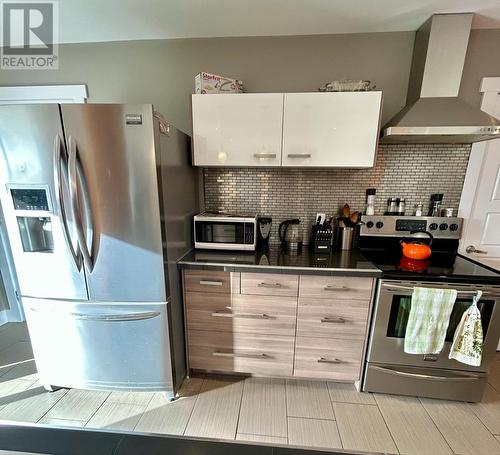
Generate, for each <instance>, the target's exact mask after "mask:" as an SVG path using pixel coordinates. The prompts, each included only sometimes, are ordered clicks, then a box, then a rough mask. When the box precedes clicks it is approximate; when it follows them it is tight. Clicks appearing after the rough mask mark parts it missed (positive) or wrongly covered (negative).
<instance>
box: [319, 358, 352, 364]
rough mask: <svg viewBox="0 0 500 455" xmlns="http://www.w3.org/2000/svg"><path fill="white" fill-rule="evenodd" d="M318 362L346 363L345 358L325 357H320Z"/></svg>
mask: <svg viewBox="0 0 500 455" xmlns="http://www.w3.org/2000/svg"><path fill="white" fill-rule="evenodd" d="M318 363H336V364H338V363H345V362H344V361H343V360H340V359H325V358H324V357H320V358H319V359H318Z"/></svg>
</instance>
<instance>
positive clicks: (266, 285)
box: [257, 282, 283, 288]
mask: <svg viewBox="0 0 500 455" xmlns="http://www.w3.org/2000/svg"><path fill="white" fill-rule="evenodd" d="M257 286H258V287H259V288H282V287H283V285H282V284H280V283H264V282H262V283H259V284H258V285H257Z"/></svg>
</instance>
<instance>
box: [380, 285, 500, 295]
mask: <svg viewBox="0 0 500 455" xmlns="http://www.w3.org/2000/svg"><path fill="white" fill-rule="evenodd" d="M382 286H383V287H384V288H386V290H387V291H389V292H398V293H401V290H402V291H408V293H406V294H404V295H408V296H411V294H412V292H413V289H414V288H413V287H412V286H402V285H400V284H391V283H382ZM424 287H425V284H424ZM430 289H453V288H452V287H451V288H445V287H436V286H430ZM457 291H458V292H457V295H462V296H473V295H476V294H477V291H460V290H457ZM401 294H402V293H401ZM485 295H487V296H489V297H500V294H494V293H492V292H488V291H485V292H483V296H485Z"/></svg>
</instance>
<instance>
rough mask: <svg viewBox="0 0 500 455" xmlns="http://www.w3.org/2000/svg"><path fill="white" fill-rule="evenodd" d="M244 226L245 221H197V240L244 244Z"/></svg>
mask: <svg viewBox="0 0 500 455" xmlns="http://www.w3.org/2000/svg"><path fill="white" fill-rule="evenodd" d="M244 227H245V225H244V223H224V222H212V221H197V222H196V241H198V242H204V243H233V244H234V243H236V244H243V243H244V239H245V228H244Z"/></svg>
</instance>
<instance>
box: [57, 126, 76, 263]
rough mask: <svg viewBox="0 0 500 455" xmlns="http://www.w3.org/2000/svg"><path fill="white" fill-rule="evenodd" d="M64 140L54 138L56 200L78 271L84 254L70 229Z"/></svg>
mask: <svg viewBox="0 0 500 455" xmlns="http://www.w3.org/2000/svg"><path fill="white" fill-rule="evenodd" d="M61 148H62V141H61V137H60V136H59V134H56V136H55V139H54V192H55V195H56V202H57V205H58V206H59V208H60V211H61V224H62V230H63V235H64V239H65V240H66V245H67V246H68V249H69V251H70V253H71V257H72V258H73V262H74V264H75V267H76V269H77V270H78V271H80V270H81V269H82V256H81V252H80V248H79V247H78V243H77V246H76V248H75V247H74V245H73V239H72V238H71V233H70V231H69V226H68V217H67V215H66V213H67V209H66V205H65V202H64V194H63V188H62V178H63V176H62V172H61V166H62V155H61Z"/></svg>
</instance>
